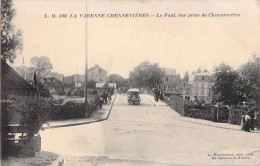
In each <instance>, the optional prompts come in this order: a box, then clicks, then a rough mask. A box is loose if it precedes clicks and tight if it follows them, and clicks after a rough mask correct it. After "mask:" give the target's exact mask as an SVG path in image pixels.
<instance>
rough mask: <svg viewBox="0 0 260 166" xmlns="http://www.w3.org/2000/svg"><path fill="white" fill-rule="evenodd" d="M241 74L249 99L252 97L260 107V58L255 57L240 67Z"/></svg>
mask: <svg viewBox="0 0 260 166" xmlns="http://www.w3.org/2000/svg"><path fill="white" fill-rule="evenodd" d="M239 73H240V74H241V76H242V80H243V82H244V86H245V91H246V92H247V93H246V96H247V97H251V98H253V99H254V100H255V101H256V104H257V105H258V106H259V105H260V96H259V93H257V92H259V91H260V56H259V55H253V56H252V58H251V59H250V60H249V61H248V62H247V63H246V64H245V65H243V66H241V67H240V69H239Z"/></svg>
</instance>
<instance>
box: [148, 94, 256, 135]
mask: <svg viewBox="0 0 260 166" xmlns="http://www.w3.org/2000/svg"><path fill="white" fill-rule="evenodd" d="M143 96H144V97H145V98H146V99H147V100H149V101H150V102H151V103H152V104H153V105H154V106H155V107H157V108H158V109H160V107H168V108H169V109H172V108H171V107H169V106H167V104H166V103H164V102H163V101H158V102H155V101H154V97H153V96H151V95H148V94H143ZM172 110H173V109H172ZM171 117H172V118H174V119H177V120H181V121H185V122H189V123H194V124H199V125H204V126H210V127H215V128H222V129H227V130H236V131H241V127H240V125H233V124H229V123H218V122H212V121H209V120H204V119H195V118H190V117H185V116H182V115H180V114H179V113H177V112H176V111H174V110H173V112H172V114H171ZM251 133H260V130H254V131H251Z"/></svg>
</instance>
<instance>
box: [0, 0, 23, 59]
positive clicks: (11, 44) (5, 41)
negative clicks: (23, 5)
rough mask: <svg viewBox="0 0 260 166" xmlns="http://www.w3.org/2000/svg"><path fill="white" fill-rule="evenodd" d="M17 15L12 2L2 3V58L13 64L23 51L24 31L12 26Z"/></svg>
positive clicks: (5, 0) (3, 0) (9, 0)
mask: <svg viewBox="0 0 260 166" xmlns="http://www.w3.org/2000/svg"><path fill="white" fill-rule="evenodd" d="M14 15H15V10H14V9H13V2H12V0H2V1H1V58H3V60H4V61H6V60H9V61H10V62H11V63H13V62H14V59H15V58H16V53H17V51H20V52H21V51H22V48H23V44H22V31H21V30H16V29H15V26H14V25H12V23H11V22H12V19H13V17H14Z"/></svg>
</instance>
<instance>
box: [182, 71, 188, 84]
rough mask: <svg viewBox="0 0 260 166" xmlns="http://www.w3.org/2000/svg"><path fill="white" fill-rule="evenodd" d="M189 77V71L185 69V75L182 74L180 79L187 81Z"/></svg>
mask: <svg viewBox="0 0 260 166" xmlns="http://www.w3.org/2000/svg"><path fill="white" fill-rule="evenodd" d="M189 79H190V75H189V72H188V71H186V72H185V75H184V77H183V78H182V81H186V82H189Z"/></svg>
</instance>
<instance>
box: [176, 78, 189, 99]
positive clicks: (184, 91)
mask: <svg viewBox="0 0 260 166" xmlns="http://www.w3.org/2000/svg"><path fill="white" fill-rule="evenodd" d="M176 90H177V92H178V94H180V95H181V96H182V97H183V100H188V101H189V100H190V98H191V96H192V85H191V84H190V83H188V82H186V81H183V82H179V83H178V84H177V86H176Z"/></svg>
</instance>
